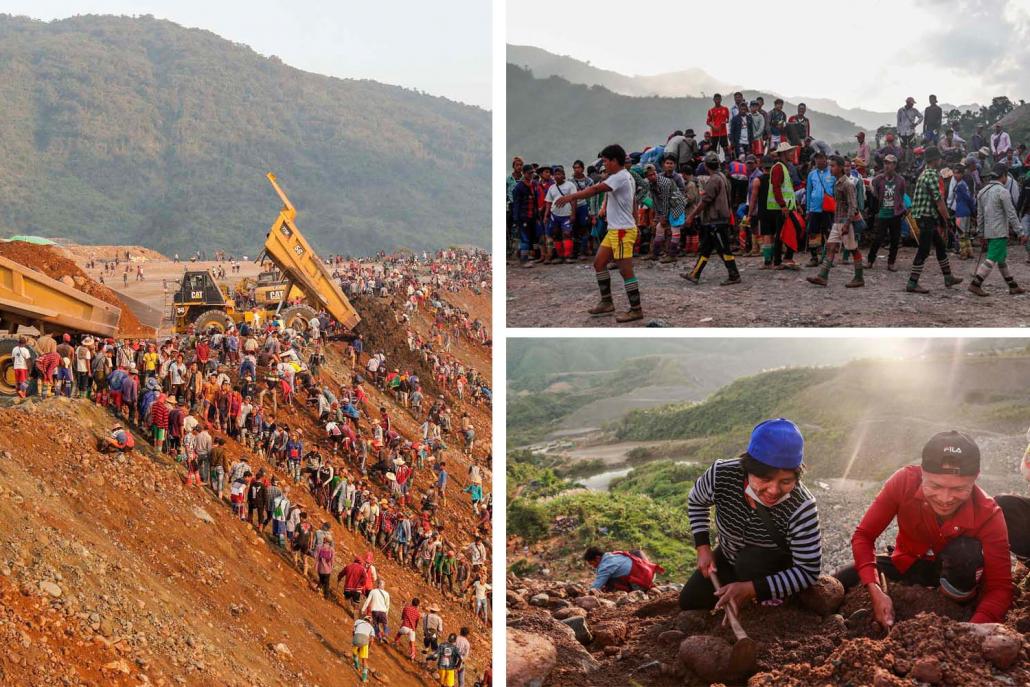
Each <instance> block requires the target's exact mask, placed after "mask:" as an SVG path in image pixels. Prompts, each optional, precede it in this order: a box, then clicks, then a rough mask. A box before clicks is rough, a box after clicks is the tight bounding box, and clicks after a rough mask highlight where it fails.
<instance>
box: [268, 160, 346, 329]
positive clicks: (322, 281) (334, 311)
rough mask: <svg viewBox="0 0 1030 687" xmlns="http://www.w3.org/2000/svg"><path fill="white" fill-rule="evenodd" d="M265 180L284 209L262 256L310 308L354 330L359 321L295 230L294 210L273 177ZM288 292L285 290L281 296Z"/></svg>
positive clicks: (301, 236) (272, 229) (305, 241)
mask: <svg viewBox="0 0 1030 687" xmlns="http://www.w3.org/2000/svg"><path fill="white" fill-rule="evenodd" d="M266 176H267V178H268V181H270V182H271V184H272V188H274V189H275V192H276V193H277V194H279V198H280V200H282V203H283V207H282V209H281V210H280V211H279V216H278V217H276V219H275V222H274V223H273V224H272V228H271V229H269V231H268V235H267V236H266V237H265V246H264V253H265V255H267V256H268V259H269V260H271V261H272V263H273V264H274V265H275V266H276V267H277V268H278V269H279V271H280V272H281V273H282V275H283V278H284V279H285V280H286V281H287V283H289V284H291V285H292V286H295V287H297V288H298V289H300V291H301V292H302V293H303V294H304V297H305V298H306V299H307V300H308V304H309V305H311V306H312V307H316V308H323V309H325V310H326V311H327V312H328V313H329V314H330V315H331V316H332V317H333V319H335V320H336V321H337V322H339V323H340V324H342V325H343V326H344V327H346V328H347V329H353V328H354V327H355V326H357V324H358V322H360V321H361V317H360V316H359V315H358V313H357V311H355V310H354V307H353V306H352V305H351V304H350V301H349V300H347V296H345V295H344V293H343V291H342V290H341V289H340V287H339V285H338V284H337V283H336V282H335V281H334V280H333V278H332V275H330V273H329V270H328V269H327V268H326V266H325V263H323V262H322V260H321V259H320V258H319V257H318V255H317V254H316V253H315V251H314V250H312V248H311V245H310V244H309V243H308V242H307V239H305V238H304V236H303V235H301V233H300V230H298V229H297V225H296V223H295V219H296V217H297V210H296V208H294V207H293V204H292V203H291V202H290V199H289V198H287V197H286V193H285V192H284V191H283V190H282V188H281V187H280V186H279V184H278V183H277V182H276V179H275V175H274V174H272V173H271V172H269V173H268V174H267V175H266ZM289 291H290V289H289V288H287V289H286V290H285V291H284V296H285V294H288V293H289ZM280 307H281V304H280Z"/></svg>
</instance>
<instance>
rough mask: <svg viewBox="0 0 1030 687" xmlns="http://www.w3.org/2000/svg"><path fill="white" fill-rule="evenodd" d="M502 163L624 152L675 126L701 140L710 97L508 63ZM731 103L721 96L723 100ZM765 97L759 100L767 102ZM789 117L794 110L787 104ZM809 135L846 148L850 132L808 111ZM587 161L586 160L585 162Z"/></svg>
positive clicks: (848, 126)
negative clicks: (638, 93) (636, 91)
mask: <svg viewBox="0 0 1030 687" xmlns="http://www.w3.org/2000/svg"><path fill="white" fill-rule="evenodd" d="M507 101H508V118H507V127H508V146H507V147H508V158H509V159H510V158H511V156H512V155H521V156H522V157H524V158H525V159H526V161H527V162H539V163H545V164H557V163H565V164H569V163H571V162H572V161H573V160H575V159H577V158H580V159H583V160H585V161H588V162H589V161H592V160H593V159H594V156H595V155H596V154H597V153H598V152H599V151H600V150H601V149H602V148H603V147H604V146H606V145H607V144H609V143H620V144H622V146H623V147H624V148H626V149H627V151H628V152H632V151H639V150H643V149H644V147H646V146H653V145H658V144H664V143H665V141H666V138H667V137H668V135H669V134H670V133H672V132H673V131H674V130H676V129H685V128H693V129H694V131H695V132H697V136H698V138H699V139H700V138H701V137H702V136H703V134H704V131H705V129H706V127H705V119H706V117H707V113H708V108H710V107H711V106H712V101H711V99H709V98H698V97H683V98H661V97H647V98H644V97H630V96H625V95H619V94H617V93H613V92H611V91H609V90H608V89H606V88H602V87H600V86H584V85H580V84H574V83H570V82H569V81H566V80H565V79H562V78H559V77H557V76H552V77H549V78H546V79H538V78H535V77H534V75H533V73H532V72H530V71H527V70H525V69H523V68H521V67H518V66H516V65H513V64H509V65H508V66H507ZM731 101H732V97H728V98H727V99H726V101H725V102H727V103H729V102H731ZM771 102H772V98H770V97H768V96H766V103H767V105H768V103H771ZM784 109H785V110H786V111H787V112H788V113H794V112H795V111H796V109H795V105H794V104H792V103H789V102H788V103H787V104H786V105H785V106H784ZM809 114H810V118H811V120H812V135H813V136H814V137H816V138H818V139H822V140H825V141H827V142H829V143H831V144H839V143H844V144H853V143H854V139H853V138H852V137H853V136H854V135H855V132H856V131H858V129H857V127H856V126H855V125H854V124H853V123H852V122H849V121H846V120H844V119H841V118H840V117H833V116H830V115H824V114H821V113H818V112H811V113H809ZM588 158H589V160H588Z"/></svg>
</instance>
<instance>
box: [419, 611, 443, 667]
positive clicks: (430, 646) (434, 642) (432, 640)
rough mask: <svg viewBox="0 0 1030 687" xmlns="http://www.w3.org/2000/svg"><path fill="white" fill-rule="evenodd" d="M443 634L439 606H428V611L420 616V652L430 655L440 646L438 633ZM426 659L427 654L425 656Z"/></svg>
mask: <svg viewBox="0 0 1030 687" xmlns="http://www.w3.org/2000/svg"><path fill="white" fill-rule="evenodd" d="M441 634H443V618H441V617H440V607H439V606H430V607H429V612H428V613H426V614H425V615H424V616H423V617H422V653H423V654H428V655H429V656H432V655H433V654H435V653H436V651H437V649H439V648H440V635H441ZM426 660H427V661H428V660H429V658H428V656H427V657H426Z"/></svg>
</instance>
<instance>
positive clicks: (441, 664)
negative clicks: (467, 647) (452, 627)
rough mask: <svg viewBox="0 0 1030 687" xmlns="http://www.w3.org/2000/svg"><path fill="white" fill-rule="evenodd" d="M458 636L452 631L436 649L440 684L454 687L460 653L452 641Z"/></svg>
mask: <svg viewBox="0 0 1030 687" xmlns="http://www.w3.org/2000/svg"><path fill="white" fill-rule="evenodd" d="M457 639H458V636H457V635H456V634H454V633H453V632H452V633H451V634H449V635H448V636H447V641H446V642H444V643H443V644H441V645H440V647H439V648H438V649H437V650H436V668H437V670H438V671H439V675H440V684H441V685H443V686H444V687H454V685H455V683H456V681H457V676H458V668H459V667H460V666H461V654H460V653H459V652H458V647H457V646H455V644H454V642H455V641H457Z"/></svg>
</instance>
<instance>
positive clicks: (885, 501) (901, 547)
mask: <svg viewBox="0 0 1030 687" xmlns="http://www.w3.org/2000/svg"><path fill="white" fill-rule="evenodd" d="M922 475H923V470H922V468H920V467H919V466H917V465H909V466H907V467H903V468H901V469H900V470H898V471H897V472H895V473H894V474H893V475H892V476H891V478H890V479H888V480H887V482H886V483H885V484H884V485H883V489H881V490H880V493H879V494H878V495H877V496H876V498H875V499H874V500H873V503H872V505H870V506H869V510H867V511H866V513H865V515H864V516H863V517H862V522H860V523H859V524H858V529H856V530H855V534H854V535H853V536H852V537H851V552H852V554H853V555H854V557H855V567H856V568H857V570H858V576H859V579H861V581H862V584H870V583H873V582H876V577H877V573H876V557H875V548H874V547H875V546H876V538H877V537H878V536H880V533H882V532H883V531H884V530H885V529H886V528H887V525H889V524H890V523H891V521H892V520H894V518H895V517H896V518H897V519H898V538H897V540H896V541H895V542H894V547H895V548H894V553H893V554H892V555H891V561H892V562H893V563H894V566H895V567H896V568H897V569H898V570H899V571H901V572H902V573H904V572H905V571H906V570H908V569H909V568H910V567H911V566H912V564H913V563H915V562H916V561H917V560H919V559H924V560H930V561H932V560H934V557H935V553H934V552H937V551H941V550H943V549H944V547H945V546H946V545H947V544H948V542H949V541H951V540H952V539H954V538H956V537H972V538H973V539H978V540H979V541H980V544H981V545H982V546H983V556H984V570H983V577H982V579H981V583H982V584H981V587H982V593H981V595H980V601H979V603H978V604H977V607H976V612H975V613H974V614H973V618H972V621H973V622H974V623H1000V622H1001V621H1002V620H1003V619H1004V617H1005V613H1006V612H1007V611H1008V610H1009V607H1010V606H1011V605H1012V570H1011V568H1010V563H1009V535H1008V529H1007V527H1006V526H1005V516H1004V514H1003V513H1002V511H1001V509H1000V508H999V507H998V504H997V503H995V501H994V499H992V498H991V497H990V496H988V495H987V494H986V493H985V492H984V491H983V490H982V489H981V488H980V487H973V494H972V496H971V497H970V498H969V500H968V501H966V502H965V503H964V504H962V506H961V507H960V508H959V509H958V511H957V512H956V513H955V514H954V515H952V516H951V517H949V518H948V519H947V520H945V521H944V522H942V523H939V524H938V522H937V516H936V515H935V514H934V512H933V510H932V509H931V507H930V504H929V503H927V502H926V499H925V497H924V496H923V487H922Z"/></svg>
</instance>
